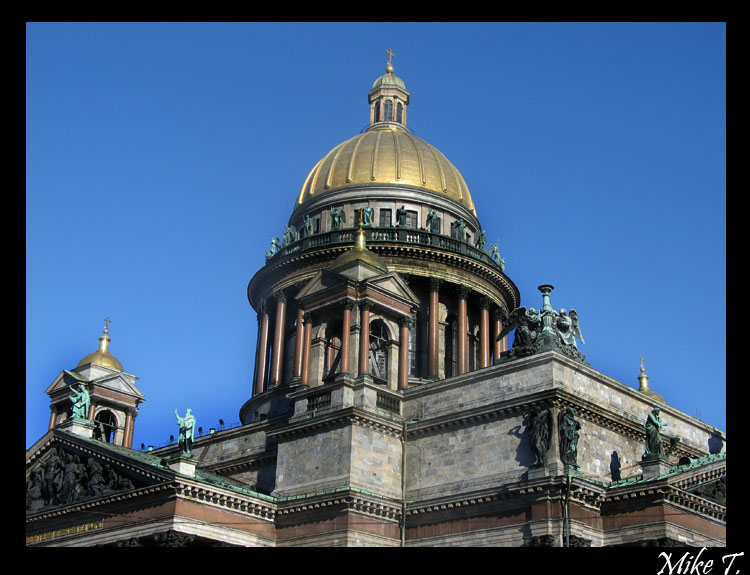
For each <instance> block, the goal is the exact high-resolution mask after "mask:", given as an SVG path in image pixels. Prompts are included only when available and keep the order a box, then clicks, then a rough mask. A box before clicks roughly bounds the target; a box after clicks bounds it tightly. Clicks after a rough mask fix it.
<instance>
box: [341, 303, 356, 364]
mask: <svg viewBox="0 0 750 575" xmlns="http://www.w3.org/2000/svg"><path fill="white" fill-rule="evenodd" d="M353 306H354V304H353V303H352V302H350V301H347V302H345V303H344V313H343V317H342V318H341V363H340V364H339V373H346V374H348V373H349V341H350V339H351V327H352V307H353Z"/></svg>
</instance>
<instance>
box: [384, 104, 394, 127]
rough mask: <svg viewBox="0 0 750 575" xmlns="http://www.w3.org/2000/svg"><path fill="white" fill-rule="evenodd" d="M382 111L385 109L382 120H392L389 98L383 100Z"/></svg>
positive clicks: (391, 106) (391, 107)
mask: <svg viewBox="0 0 750 575" xmlns="http://www.w3.org/2000/svg"><path fill="white" fill-rule="evenodd" d="M383 107H384V111H385V117H384V118H383V120H385V121H386V122H393V102H391V101H390V100H386V101H385V105H384V106H383Z"/></svg>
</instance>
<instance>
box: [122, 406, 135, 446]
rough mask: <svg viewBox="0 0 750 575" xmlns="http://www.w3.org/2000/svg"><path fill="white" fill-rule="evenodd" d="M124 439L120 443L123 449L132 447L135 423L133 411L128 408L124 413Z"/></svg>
mask: <svg viewBox="0 0 750 575" xmlns="http://www.w3.org/2000/svg"><path fill="white" fill-rule="evenodd" d="M125 413H126V416H125V437H124V438H123V441H122V446H123V447H132V446H133V428H134V427H135V426H134V423H135V409H133V408H132V407H131V408H128V409H127V411H126V412H125Z"/></svg>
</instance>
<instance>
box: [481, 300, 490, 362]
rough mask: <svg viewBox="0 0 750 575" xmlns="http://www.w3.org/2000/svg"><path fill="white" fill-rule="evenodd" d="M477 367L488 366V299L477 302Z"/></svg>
mask: <svg viewBox="0 0 750 575" xmlns="http://www.w3.org/2000/svg"><path fill="white" fill-rule="evenodd" d="M479 314H480V315H479V367H480V368H482V367H488V366H489V365H490V298H488V297H482V298H481V299H480V301H479Z"/></svg>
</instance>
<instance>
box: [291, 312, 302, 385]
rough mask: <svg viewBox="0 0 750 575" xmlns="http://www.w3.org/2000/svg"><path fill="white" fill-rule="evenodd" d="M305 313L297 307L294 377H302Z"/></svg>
mask: <svg viewBox="0 0 750 575" xmlns="http://www.w3.org/2000/svg"><path fill="white" fill-rule="evenodd" d="M304 313H305V312H304V311H303V310H302V308H301V307H299V306H297V337H296V338H295V340H296V341H295V342H294V364H293V366H292V377H301V376H302V349H303V347H304V344H305V324H304V322H303V321H302V319H303V316H304Z"/></svg>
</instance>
